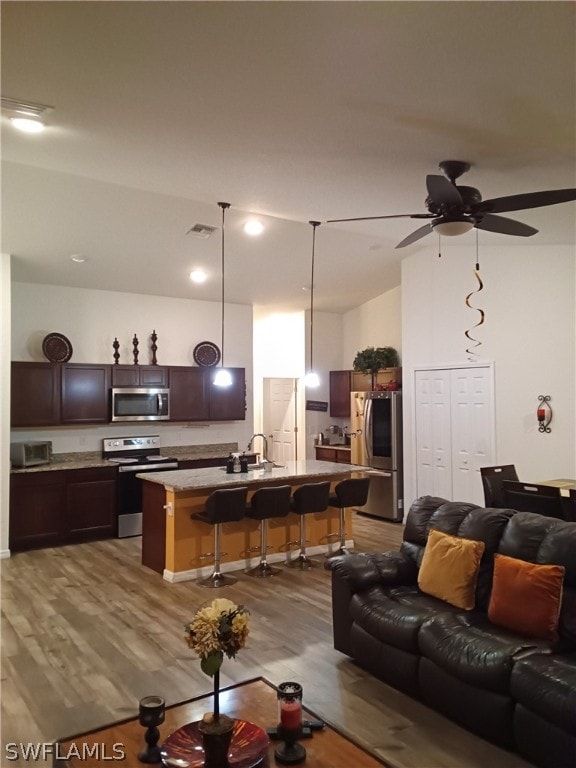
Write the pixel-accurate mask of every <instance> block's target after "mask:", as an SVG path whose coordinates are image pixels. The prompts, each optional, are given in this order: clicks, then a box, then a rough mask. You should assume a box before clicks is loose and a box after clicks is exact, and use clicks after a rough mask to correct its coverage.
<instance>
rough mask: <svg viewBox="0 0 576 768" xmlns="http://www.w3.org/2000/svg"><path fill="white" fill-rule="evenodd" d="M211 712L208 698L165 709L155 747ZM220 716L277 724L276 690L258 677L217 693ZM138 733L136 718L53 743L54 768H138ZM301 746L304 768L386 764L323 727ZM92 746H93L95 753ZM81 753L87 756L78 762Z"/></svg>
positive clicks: (310, 715)
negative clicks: (121, 757) (304, 760)
mask: <svg viewBox="0 0 576 768" xmlns="http://www.w3.org/2000/svg"><path fill="white" fill-rule="evenodd" d="M151 693H154V691H151ZM305 695H306V691H305V690H304V696H305ZM211 709H212V695H207V696H200V697H198V698H195V699H190V700H189V701H185V702H183V703H181V704H174V705H172V706H170V707H166V718H165V721H164V723H163V724H162V725H161V726H160V727H159V730H160V741H159V742H158V743H159V744H162V742H163V741H164V740H165V739H166V738H167V737H168V736H169V735H170V734H171V733H172V732H173V731H175V730H177V729H178V728H181V727H182V726H183V725H186V724H187V723H191V722H195V721H197V720H200V719H201V718H202V715H203V714H204V713H205V712H208V711H210V710H211ZM134 710H135V712H136V713H137V711H138V702H135V703H134ZM220 711H221V712H222V713H225V714H227V715H229V716H230V717H235V718H238V719H241V720H247V721H248V722H252V723H255V724H257V725H258V726H259V727H260V728H262V729H264V730H266V729H267V728H271V727H273V726H275V725H276V724H277V718H278V705H277V698H276V688H275V687H274V686H273V685H272V683H270V682H268V681H267V680H266V679H265V678H263V677H258V678H254V679H252V680H247V681H246V682H244V683H239V684H237V685H233V686H230V687H228V688H223V689H222V690H221V692H220ZM303 718H304V719H308V720H317V719H319V718H318V716H317V715H316V714H315V713H314V712H312V711H310V710H309V709H306V708H305V709H304V710H303ZM144 732H145V729H144V728H143V727H142V726H141V725H140V724H139V722H138V717H137V716H136V717H134V718H131V719H129V720H123V721H120V722H117V723H112V724H111V725H108V726H106V727H104V728H99V729H97V730H94V731H89V732H88V733H82V734H79V735H77V736H72V737H70V738H66V739H61V740H59V741H57V742H56V743H55V744H54V750H55V755H54V766H58V767H59V768H62V766H65V767H66V768H110V766H119V768H139V767H140V766H143V765H144V764H143V763H141V762H139V760H138V753H139V752H140V751H142V749H143V748H144V747H145V742H144ZM301 743H302V744H303V745H304V746H305V747H306V752H307V757H306V762H305V763H303V766H304V768H377V767H378V766H383V765H386V763H384V762H383V761H382V760H380V759H379V758H378V757H376V756H375V755H372V754H370V753H369V752H368V751H366V750H365V749H364V748H363V747H361V746H360V745H358V744H355V743H354V742H353V741H352V740H351V739H349V738H348V737H346V736H344V735H343V734H342V733H340V732H339V731H338V730H337V729H336V728H334V727H333V726H330V725H329V724H326V725H325V727H324V728H323V729H322V730H320V731H314V732H313V736H312V738H309V739H303V740H302V741H301ZM83 745H86V746H83ZM94 745H98V746H97V748H95V747H94ZM114 745H122V748H121V751H122V752H123V754H124V757H123V759H118V757H119V756H120V752H119V751H118V750H119V747H118V746H117V747H116V750H117V751H116V752H115V751H114ZM276 745H277V742H273V741H272V742H271V744H270V747H269V749H268V757H267V758H266V759H265V760H264V761H263V762H262V763H261V764H260V765H261V766H263V768H264V767H265V766H275V765H278V764H277V763H276V760H275V759H274V749H275V746H276ZM87 754H92V755H93V756H92V757H88V759H83V758H84V757H86V755H87ZM79 755H81V757H79ZM114 757H116V759H114Z"/></svg>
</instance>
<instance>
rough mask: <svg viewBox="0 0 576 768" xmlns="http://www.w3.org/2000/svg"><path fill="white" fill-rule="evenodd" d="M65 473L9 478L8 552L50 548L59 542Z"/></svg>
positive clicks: (63, 523) (17, 475) (62, 522)
mask: <svg viewBox="0 0 576 768" xmlns="http://www.w3.org/2000/svg"><path fill="white" fill-rule="evenodd" d="M66 474H67V473H66V472H30V473H28V472H26V473H23V474H12V475H11V476H10V537H9V541H10V549H11V550H14V551H18V550H23V549H34V548H37V547H52V546H55V545H58V544H61V543H62V541H63V533H64V525H65V514H66Z"/></svg>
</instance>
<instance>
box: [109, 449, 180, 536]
mask: <svg viewBox="0 0 576 768" xmlns="http://www.w3.org/2000/svg"><path fill="white" fill-rule="evenodd" d="M174 469H178V464H177V463H176V464H175V463H172V464H162V465H155V466H154V467H151V466H150V465H148V466H142V465H137V464H129V465H126V466H120V467H119V468H118V538H119V539H125V538H126V537H128V536H141V535H142V480H140V478H138V477H136V475H137V474H139V475H141V474H144V473H146V472H168V471H170V470H174Z"/></svg>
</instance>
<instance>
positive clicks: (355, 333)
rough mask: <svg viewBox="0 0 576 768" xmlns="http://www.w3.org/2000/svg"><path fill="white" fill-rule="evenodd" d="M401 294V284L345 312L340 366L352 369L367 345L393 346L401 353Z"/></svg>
mask: <svg viewBox="0 0 576 768" xmlns="http://www.w3.org/2000/svg"><path fill="white" fill-rule="evenodd" d="M401 298H402V292H401V288H400V286H398V287H397V288H392V290H390V291H387V292H386V293H383V294H382V295H381V296H377V297H376V298H375V299H372V300H371V301H367V302H366V303H365V304H362V305H361V306H359V307H356V309H353V310H351V311H350V312H347V313H346V314H345V315H344V318H343V324H342V359H341V360H340V363H339V366H338V368H339V369H340V370H349V369H351V368H352V363H353V362H354V358H355V357H356V354H357V353H358V352H360V350H362V349H366V347H394V349H396V350H397V351H398V353H399V354H400V357H402V317H401Z"/></svg>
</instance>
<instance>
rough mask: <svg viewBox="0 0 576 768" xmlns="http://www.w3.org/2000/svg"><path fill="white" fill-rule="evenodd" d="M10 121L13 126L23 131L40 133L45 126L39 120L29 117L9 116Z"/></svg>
mask: <svg viewBox="0 0 576 768" xmlns="http://www.w3.org/2000/svg"><path fill="white" fill-rule="evenodd" d="M10 122H11V123H12V125H13V126H14V128H18V130H19V131H24V132H25V133H40V132H41V131H43V130H44V128H46V126H45V125H44V123H42V122H41V121H40V120H34V119H33V118H31V117H11V118H10Z"/></svg>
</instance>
